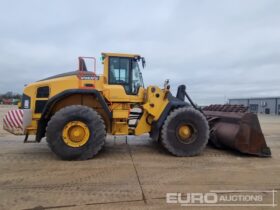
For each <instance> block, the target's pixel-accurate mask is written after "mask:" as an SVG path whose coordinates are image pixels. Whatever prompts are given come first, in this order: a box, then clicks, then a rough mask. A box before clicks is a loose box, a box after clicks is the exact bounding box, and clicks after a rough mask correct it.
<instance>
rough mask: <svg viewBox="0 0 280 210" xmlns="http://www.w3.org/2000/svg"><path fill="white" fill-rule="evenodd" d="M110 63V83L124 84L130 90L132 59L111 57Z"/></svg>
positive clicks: (127, 90)
mask: <svg viewBox="0 0 280 210" xmlns="http://www.w3.org/2000/svg"><path fill="white" fill-rule="evenodd" d="M109 65H110V69H109V83H110V84H120V85H123V86H124V88H125V90H126V92H129V91H130V88H129V68H130V59H129V58H114V57H111V58H110V60H109Z"/></svg>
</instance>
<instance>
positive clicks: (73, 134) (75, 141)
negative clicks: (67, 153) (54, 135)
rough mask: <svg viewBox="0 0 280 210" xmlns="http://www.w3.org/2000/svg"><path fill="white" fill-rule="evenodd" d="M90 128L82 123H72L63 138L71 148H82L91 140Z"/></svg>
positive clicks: (65, 127)
mask: <svg viewBox="0 0 280 210" xmlns="http://www.w3.org/2000/svg"><path fill="white" fill-rule="evenodd" d="M89 134H90V132H89V128H88V126H87V125H86V124H85V123H83V122H81V121H71V122H69V123H67V124H66V125H65V126H64V128H63V132H62V138H63V141H64V142H65V144H67V145H68V146H70V147H81V146H83V145H84V144H86V143H87V141H88V139H89Z"/></svg>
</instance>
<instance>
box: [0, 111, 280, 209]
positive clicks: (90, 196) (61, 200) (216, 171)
mask: <svg viewBox="0 0 280 210" xmlns="http://www.w3.org/2000/svg"><path fill="white" fill-rule="evenodd" d="M10 108H11V107H7V106H0V209H73V210H74V209H115V208H117V209H184V208H187V209H277V208H279V205H280V204H279V205H278V206H277V207H275V208H273V207H261V206H259V207H250V208H248V207H192V208H191V207H181V206H180V205H179V204H167V203H166V193H174V192H180V193H195V192H198V193H201V192H203V193H207V192H209V191H210V190H228V191H232V190H278V191H280V139H279V138H280V117H264V116H261V117H260V121H261V125H262V129H263V131H264V134H265V137H266V140H267V143H268V145H269V146H270V148H271V150H272V154H273V156H272V158H257V157H248V156H241V155H239V154H237V153H233V152H229V151H221V150H216V149H214V148H211V147H207V148H206V150H205V151H204V152H203V153H202V154H201V155H200V156H196V157H189V158H178V157H174V156H172V155H170V154H168V153H167V152H165V151H164V150H163V149H162V148H161V147H159V146H158V144H157V143H156V142H154V141H152V140H151V139H149V137H148V136H141V137H136V138H131V137H128V139H127V140H126V139H125V137H117V138H116V139H114V138H113V137H110V136H109V137H108V139H107V142H106V145H105V148H104V150H103V151H102V152H101V153H100V154H99V155H98V156H97V157H96V158H94V159H92V160H88V161H62V160H60V159H58V158H57V157H56V156H55V155H54V154H53V153H52V152H51V151H50V150H49V148H48V146H47V144H46V142H45V140H43V141H42V142H41V143H39V144H38V143H33V144H23V137H22V136H20V137H17V136H12V135H9V134H7V133H6V132H4V131H3V130H2V117H3V113H4V112H6V111H7V110H8V109H10ZM225 193H226V192H225ZM229 193H230V192H229ZM269 202H271V201H269ZM279 202H280V192H277V193H276V194H275V203H279Z"/></svg>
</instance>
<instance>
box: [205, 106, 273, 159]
mask: <svg viewBox="0 0 280 210" xmlns="http://www.w3.org/2000/svg"><path fill="white" fill-rule="evenodd" d="M203 113H204V114H205V115H206V117H207V120H208V122H209V126H210V142H211V143H213V145H214V146H216V147H218V148H230V149H233V150H237V151H239V152H241V153H244V154H250V155H256V156H261V157H270V156H271V152H270V148H269V147H267V145H266V142H265V138H264V135H263V133H262V130H261V126H260V123H259V120H258V117H257V115H256V114H254V113H250V112H248V111H247V107H244V106H243V105H210V106H208V107H205V108H204V109H203Z"/></svg>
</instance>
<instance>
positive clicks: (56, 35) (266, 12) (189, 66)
mask: <svg viewBox="0 0 280 210" xmlns="http://www.w3.org/2000/svg"><path fill="white" fill-rule="evenodd" d="M0 4H1V5H0V17H1V18H0V72H1V77H0V92H1V93H4V92H6V91H8V90H12V91H14V92H20V93H21V92H22V89H23V85H24V84H27V83H30V82H32V81H36V80H39V79H42V78H44V77H47V76H51V75H54V74H58V73H62V72H66V71H72V70H75V69H77V56H80V55H87V56H95V57H97V58H98V60H99V58H100V53H101V52H124V53H139V54H141V55H142V56H144V57H145V58H146V61H147V66H146V68H145V69H144V70H143V76H144V82H145V85H146V86H148V85H150V84H157V85H159V86H162V85H163V82H164V80H165V79H166V78H169V79H170V81H171V88H172V89H173V90H174V92H176V88H177V86H178V85H179V84H186V85H187V87H188V90H189V93H190V95H191V96H192V97H193V99H194V101H196V102H197V103H199V104H203V105H204V104H209V103H224V102H225V100H226V99H228V98H235V97H257V96H279V95H280V1H277V0H275V1H270V0H262V1H258V0H253V1H249V0H246V1H244V0H241V1H237V0H231V1H230V0H228V1H224V0H220V1H214V0H208V1H203V0H194V1H188V0H182V1H179V0H178V1H176V0H170V1H163V0H147V1H144V0H141V1H136V0H134V1H133V0H127V1H121V0H118V1H113V0H112V1H101V0H99V1H94V0H91V1H78V0H76V1H70V0H65V1H60V0H52V1H51V0H48V1H38V0H34V1H29V0H25V1H21V0H18V1H12V0H9V1H3V0H0ZM99 63H100V62H99ZM98 71H99V72H101V71H102V65H101V64H99V65H98Z"/></svg>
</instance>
